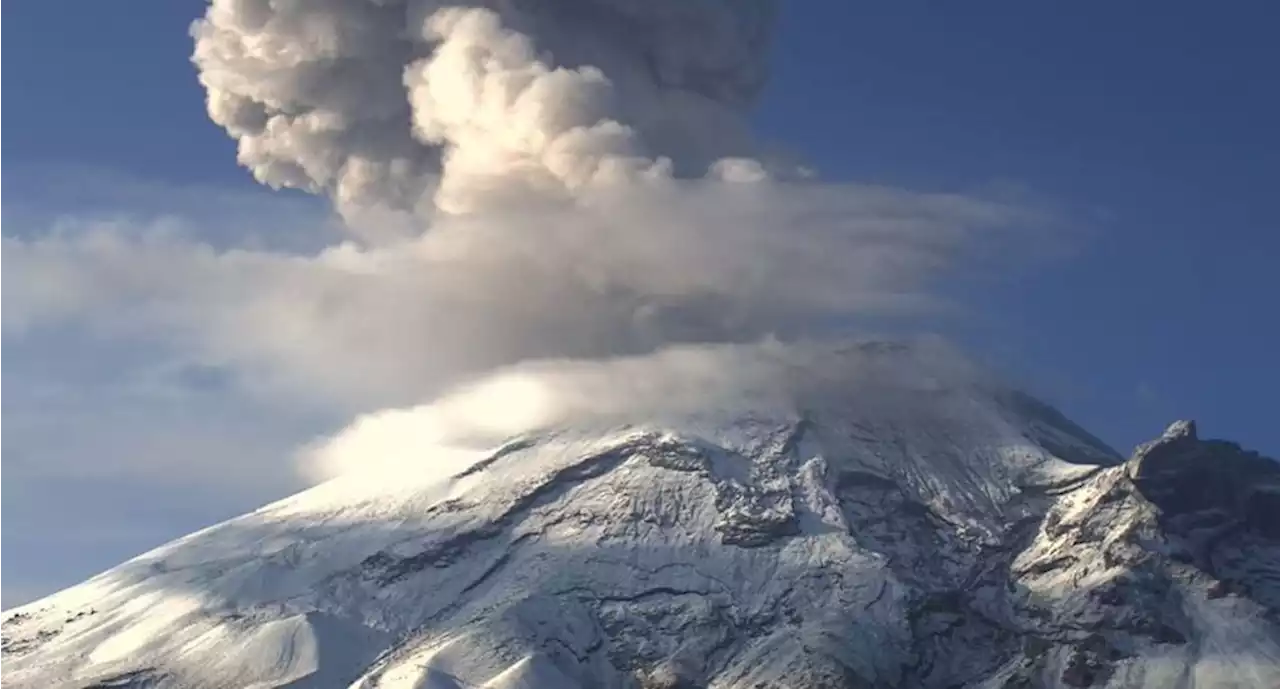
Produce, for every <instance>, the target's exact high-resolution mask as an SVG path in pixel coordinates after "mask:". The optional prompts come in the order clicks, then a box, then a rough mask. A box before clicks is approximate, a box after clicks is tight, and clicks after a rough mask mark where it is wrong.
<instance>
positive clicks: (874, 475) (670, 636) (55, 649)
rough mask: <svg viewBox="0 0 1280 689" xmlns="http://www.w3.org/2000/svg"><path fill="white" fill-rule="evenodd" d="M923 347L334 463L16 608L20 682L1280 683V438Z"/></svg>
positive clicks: (650, 687)
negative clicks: (410, 453)
mask: <svg viewBox="0 0 1280 689" xmlns="http://www.w3.org/2000/svg"><path fill="white" fill-rule="evenodd" d="M855 351H856V352H858V353H859V354H858V355H859V356H862V355H863V354H866V353H867V351H866V350H864V349H857V350H855ZM901 355H902V352H900V351H899V352H894V351H888V352H882V351H877V352H872V353H871V354H870V355H869V356H871V361H872V369H873V374H874V375H872V376H871V377H875V375H880V374H884V375H886V376H887V378H885V380H887V381H888V382H889V383H892V384H891V385H887V386H883V387H882V386H878V385H877V386H873V387H871V388H867V387H857V389H855V390H852V391H851V392H850V393H849V394H848V395H845V394H844V393H841V392H840V389H841V386H840V385H835V386H834V387H833V386H830V385H826V384H825V383H824V384H823V385H822V386H820V392H821V394H817V395H816V396H815V395H811V394H810V392H811V389H810V388H807V387H804V386H799V387H797V388H796V389H795V390H796V392H795V394H793V395H791V397H790V399H791V400H792V402H793V404H790V405H789V406H786V407H780V406H770V407H767V408H762V409H761V410H759V411H749V412H744V411H743V410H742V409H740V408H734V409H732V410H730V411H729V412H725V413H722V412H720V411H719V410H714V409H713V410H709V412H708V413H707V414H704V415H700V416H698V417H697V418H691V417H687V416H686V417H681V418H677V419H674V420H672V419H664V420H662V421H661V422H660V423H655V424H622V425H614V426H608V427H607V428H605V427H602V426H600V425H599V424H594V423H592V424H584V425H583V426H582V427H580V428H574V427H571V426H569V427H564V426H561V427H556V428H552V429H544V430H540V431H536V432H532V433H530V434H527V435H525V436H523V437H519V438H515V439H511V440H509V441H507V442H506V443H505V444H502V445H501V446H499V447H497V448H494V449H492V450H491V451H487V452H485V453H482V454H479V455H477V456H476V459H475V461H473V462H471V463H470V464H467V465H465V466H462V467H461V468H459V469H457V470H455V471H452V472H451V473H449V474H448V475H445V476H425V475H424V476H416V475H414V474H413V472H405V473H403V474H399V475H396V474H394V473H393V474H392V475H390V476H382V477H379V478H378V480H362V479H360V477H351V478H347V479H337V480H335V481H332V482H330V483H327V484H322V485H321V486H318V487H317V488H314V489H312V490H310V491H307V492H304V493H302V494H299V495H298V496H294V497H292V498H287V499H285V500H283V501H280V502H277V503H274V504H273V505H269V506H267V507H264V508H262V509H261V510H258V511H256V512H253V513H250V514H249V515H245V516H244V517H240V518H238V519H235V520H231V521H229V522H226V523H224V524H220V525H217V526H214V527H211V528H209V529H206V530H203V531H201V532H197V533H196V534H193V535H191V536H188V537H185V538H183V539H179V540H178V541H175V542H174V543H171V544H169V545H166V546H162V547H161V548H159V549H157V550H155V551H152V552H151V553H147V554H144V555H142V556H140V557H138V558H135V559H134V560H131V561H130V562H128V563H125V564H124V565H121V566H120V567H117V568H115V569H113V570H110V571H108V572H106V573H104V574H102V575H99V576H98V577H95V578H93V579H90V580H89V581H87V582H85V583H84V584H81V585H79V586H77V587H72V588H71V589H68V590H67V591H64V592H62V593H59V594H55V595H54V596H51V597H49V598H47V599H44V600H43V601H38V602H36V603H33V604H31V605H29V606H25V607H24V608H21V609H19V610H18V611H16V612H15V613H12V614H10V615H9V616H8V617H6V619H5V621H4V649H5V666H6V670H7V671H6V673H5V677H4V684H5V686H13V687H37V686H39V687H58V686H65V687H86V686H131V687H143V686H155V687H188V686H190V687H195V686H202V687H203V686H208V687H223V686H225V687H232V686H236V687H240V686H254V687H285V686H288V687H330V686H338V687H355V688H357V689H375V688H385V689H397V688H407V687H413V688H417V689H468V688H471V687H491V688H493V689H498V688H514V687H529V688H538V689H549V688H557V689H561V688H562V689H573V688H575V687H583V688H586V687H636V688H644V689H655V688H657V687H667V688H677V687H690V688H692V687H709V688H710V687H715V688H725V689H728V688H730V687H778V688H781V687H877V688H879V687H885V688H888V687H901V688H907V687H922V688H933V687H937V688H939V689H952V688H954V687H974V688H978V687H981V688H991V689H996V688H1000V689H1014V688H1016V687H1153V688H1154V687H1183V686H1185V687H1191V686H1212V687H1228V688H1229V687H1240V688H1244V687H1270V686H1275V685H1277V683H1280V670H1277V669H1276V668H1280V631H1278V630H1280V620H1278V619H1277V610H1278V609H1280V584H1278V582H1280V543H1278V542H1277V535H1276V534H1275V533H1274V529H1273V525H1274V523H1275V522H1276V519H1277V518H1280V515H1278V514H1277V512H1278V511H1280V509H1278V506H1277V503H1276V500H1275V498H1276V496H1277V495H1280V489H1278V488H1277V486H1280V469H1277V468H1276V465H1275V463H1274V462H1272V461H1270V460H1267V459H1265V458H1262V457H1261V456H1260V455H1256V454H1252V453H1249V452H1247V451H1245V450H1243V449H1241V448H1239V447H1238V446H1235V445H1232V444H1230V443H1223V442H1221V441H1202V440H1200V439H1199V438H1198V437H1197V435H1196V433H1195V428H1194V425H1193V424H1189V423H1179V424H1175V425H1174V426H1172V427H1171V428H1170V430H1169V431H1167V432H1166V433H1165V434H1164V435H1163V436H1161V438H1159V439H1157V440H1156V441H1153V442H1152V443H1149V444H1146V445H1143V446H1141V447H1139V448H1138V450H1137V451H1136V452H1135V453H1134V455H1133V457H1131V458H1130V459H1128V460H1122V458H1120V457H1119V456H1118V455H1116V454H1115V453H1114V452H1113V451H1111V450H1110V449H1109V448H1106V446H1105V445H1103V444H1102V443H1100V441H1097V439H1096V438H1093V437H1092V436H1090V435H1088V434H1087V433H1086V432H1084V431H1083V429H1080V428H1079V427H1078V426H1076V425H1075V424H1072V423H1071V422H1069V421H1068V420H1066V419H1065V417H1062V416H1061V414H1058V413H1057V412H1056V411H1055V410H1053V409H1052V407H1049V406H1048V405H1044V404H1043V403H1040V402H1038V401H1036V400H1035V399H1034V398H1031V397H1029V396H1025V395H1023V394H1022V393H1016V392H1014V391H1009V390H1005V389H1002V388H998V387H994V388H993V387H992V385H991V384H990V383H989V381H987V380H986V379H983V378H963V379H961V380H960V382H956V379H955V378H954V377H935V376H934V375H933V374H934V373H937V370H934V371H932V372H931V371H930V369H929V368H928V362H926V365H925V367H924V368H923V369H921V368H919V367H918V366H917V364H919V363H920V362H919V360H918V357H916V356H915V355H912V354H908V356H909V358H910V359H911V368H910V371H911V372H910V374H909V375H908V377H907V378H906V379H899V377H898V371H900V370H901V369H899V367H898V366H897V364H893V365H891V366H889V367H888V368H884V369H876V368H875V367H877V366H880V365H881V363H882V362H883V361H884V360H885V359H884V357H885V356H888V357H889V358H890V359H893V357H897V356H901ZM841 356H844V355H841ZM805 362H806V364H805V366H806V368H805V371H807V372H806V373H804V375H811V376H812V377H813V378H814V379H823V376H824V375H826V374H827V373H830V371H828V370H826V369H824V368H822V367H819V368H817V369H816V370H812V371H810V370H808V368H807V367H808V366H809V365H810V364H811V363H812V361H811V360H810V359H805ZM943 369H946V370H950V367H949V366H943ZM789 370H790V369H789ZM857 370H858V371H859V372H860V373H859V375H862V374H863V373H865V372H866V370H867V369H866V362H865V361H860V363H859V367H858V368H857ZM938 370H942V369H938ZM922 371H923V372H922ZM787 375H788V376H790V375H792V373H788V374H787ZM903 380H908V381H909V382H911V383H912V384H911V385H903V384H900V383H902V382H903ZM941 380H945V381H946V384H935V383H936V382H937V381H941ZM855 387H856V386H855ZM832 390H836V393H837V394H828V393H831V391H832ZM869 391H875V392H876V393H877V395H880V396H879V397H877V396H876V395H871V397H874V398H875V399H873V400H868V399H867V397H868V395H867V393H868V392H869ZM889 391H893V392H892V393H890V392H889ZM881 393H883V394H881ZM895 395H897V397H895ZM681 419H683V420H681ZM1063 455H1066V456H1065V457H1064V456H1063ZM1206 472H1207V473H1206ZM1205 486H1209V487H1211V489H1210V490H1205V489H1204V487H1205Z"/></svg>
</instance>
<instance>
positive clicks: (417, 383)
mask: <svg viewBox="0 0 1280 689" xmlns="http://www.w3.org/2000/svg"><path fill="white" fill-rule="evenodd" d="M772 7H773V6H772V3H770V2H765V1H763V0H752V1H745V2H744V1H741V0H697V1H691V0H540V1H538V2H534V1H532V0H529V1H525V2H522V1H519V0H492V1H491V2H471V3H463V4H461V5H459V4H458V3H449V4H448V6H445V5H444V4H442V3H440V2H436V1H434V0H214V2H213V3H212V4H211V6H210V8H209V10H208V12H207V14H206V16H205V18H204V19H202V20H200V21H198V22H196V24H195V25H194V27H193V34H194V36H195V39H196V49H195V55H194V58H193V59H194V61H195V64H196V66H197V67H198V69H199V73H200V79H201V81H202V83H203V84H204V85H205V87H206V88H207V90H208V105H209V112H210V115H211V116H212V117H213V119H214V120H215V121H216V122H218V123H219V124H221V125H222V126H224V127H225V128H226V129H227V131H228V132H229V133H230V134H231V135H232V136H234V137H235V138H236V139H237V140H238V141H239V158H240V161H241V163H243V164H244V165H245V166H247V167H248V168H249V169H250V170H252V172H253V174H254V175H255V176H256V177H257V178H258V179H259V180H261V181H263V182H265V183H267V184H269V185H272V186H276V187H295V188H299V189H304V190H308V191H312V192H316V193H323V194H327V195H329V197H330V198H332V199H333V202H334V205H335V207H336V208H337V210H338V211H339V212H340V213H341V214H342V215H343V217H344V218H345V219H346V220H347V222H348V224H349V225H350V228H351V229H352V230H354V233H353V234H352V235H351V236H350V239H349V240H348V241H343V242H341V243H338V244H335V245H333V246H330V247H328V248H326V249H324V250H321V251H318V252H313V253H289V252H286V251H283V250H281V251H266V250H262V249H258V248H253V247H248V246H245V247H240V248H230V249H227V248H221V247H220V248H214V247H213V246H211V245H210V244H208V243H207V242H205V241H203V240H202V239H200V238H196V239H192V238H189V237H184V236H180V235H175V234H173V233H172V232H165V231H158V230H155V229H153V228H149V227H145V226H144V227H138V226H136V225H134V226H130V227H128V228H121V227H119V226H112V225H103V224H101V223H99V222H96V221H85V222H80V223H70V224H65V223H64V225H63V226H62V228H61V230H60V231H59V232H57V233H51V234H45V235H44V236H40V237H35V238H28V239H6V240H5V242H6V243H5V246H4V252H3V256H4V276H5V278H4V282H5V284H4V293H5V295H6V296H5V309H4V318H5V326H6V334H7V335H10V334H17V333H20V332H23V331H25V330H27V329H30V328H33V327H42V326H47V325H49V324H53V323H59V322H66V321H76V322H81V323H88V324H89V325H90V326H92V327H93V328H95V329H96V330H97V331H98V332H101V333H106V334H109V335H112V336H116V335H120V334H125V335H128V336H139V337H143V338H149V339H160V340H163V341H164V342H166V343H167V344H169V345H171V346H172V347H174V348H177V349H179V350H181V351H183V352H185V353H186V354H187V356H189V357H190V358H193V359H196V360H199V361H200V362H202V364H204V365H208V366H214V367H221V368H225V369H228V370H231V371H234V372H236V373H238V374H240V375H239V376H238V380H240V381H241V382H242V383H244V384H246V385H249V386H251V387H253V388H254V389H256V390H266V391H269V392H271V393H272V394H279V393H281V392H282V391H283V392H284V393H286V394H290V395H292V398H293V399H301V400H306V401H308V402H316V401H317V400H324V401H325V402H326V403H328V404H331V405H335V406H337V407H338V408H341V409H346V410H351V409H355V410H362V411H364V410H370V409H377V408H381V407H387V406H393V405H408V404H414V403H417V402H420V401H421V400H422V399H424V398H429V397H431V396H433V395H437V394H439V393H441V392H442V391H444V390H448V389H451V388H452V387H453V386H456V385H459V384H462V383H465V382H466V381H468V380H471V379H474V378H476V377H477V376H480V375H481V374H483V373H485V372H488V371H492V370H494V369H497V368H500V367H505V366H509V365H512V364H517V363H520V362H528V361H531V360H552V359H554V360H566V359H579V360H580V359H606V358H614V357H619V356H636V355H643V354H646V353H651V352H655V351H660V350H662V349H663V348H664V347H668V346H671V345H673V344H713V343H733V342H750V341H756V340H759V339H761V338H765V337H769V336H778V337H780V338H783V339H788V338H794V337H799V336H807V337H811V336H814V335H821V334H825V333H831V332H837V331H847V330H848V329H849V328H850V327H851V326H852V325H854V324H856V323H857V322H858V319H859V318H861V317H865V316H880V315H903V314H908V315H915V314H920V313H923V312H927V311H929V310H931V309H936V308H937V307H938V306H939V300H937V299H936V298H934V297H933V296H932V294H933V289H932V287H933V286H934V285H935V284H936V281H937V279H938V278H939V277H940V276H943V275H945V273H946V270H947V269H948V268H949V267H951V266H952V265H954V264H955V263H956V262H957V261H958V260H960V259H962V258H963V257H965V256H966V255H967V254H969V253H970V252H972V251H973V250H974V249H975V248H982V247H984V246H989V243H988V241H987V240H989V239H991V238H993V237H1009V236H1013V234H1012V233H1008V232H1003V231H1004V230H1008V229H1011V228H1027V227H1031V226H1035V225H1036V224H1037V223H1038V222H1039V221H1040V220H1041V218H1039V217H1037V215H1036V214H1035V213H1033V212H1032V211H1029V210H1028V209H1026V208H1023V207H1020V206H1018V205H1015V204H1010V203H1004V202H1000V201H997V200H985V199H979V198H974V197H970V196H962V195H954V194H926V193H916V192H910V191H904V190H896V189H887V188H881V187H871V186H865V185H856V184H834V185H833V184H822V183H818V182H816V181H814V180H812V179H810V178H808V177H807V176H806V174H803V173H802V171H799V170H792V169H786V168H783V167H780V166H778V165H775V164H771V163H770V162H769V161H768V160H766V159H765V158H763V157H762V156H760V155H758V152H757V151H755V150H754V147H753V144H752V142H751V139H750V137H749V136H747V133H746V127H745V125H744V124H743V113H744V111H745V109H746V108H747V107H749V106H750V104H751V103H752V101H753V99H754V98H755V97H756V95H757V94H758V92H759V90H760V88H761V86H762V84H763V81H764V73H765V68H764V64H765V56H766V52H767V50H766V49H767V45H768V39H769V29H770V24H771V19H772V14H773V9H772ZM244 234H246V235H251V234H253V233H244ZM658 360H659V361H665V360H663V359H661V357H659V359H658ZM624 368H625V367H624ZM602 370H605V369H602ZM607 370H609V371H614V370H615V369H613V368H610V369H607ZM616 370H623V369H616ZM362 437H363V436H362ZM348 445H349V443H348ZM377 452H379V450H378V448H376V447H370V448H369V454H376V453H377ZM345 454H346V455H352V454H353V453H352V452H350V451H348V452H345ZM354 454H355V455H359V454H360V453H358V452H357V453H354Z"/></svg>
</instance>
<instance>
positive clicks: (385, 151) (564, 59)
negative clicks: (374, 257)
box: [192, 0, 774, 219]
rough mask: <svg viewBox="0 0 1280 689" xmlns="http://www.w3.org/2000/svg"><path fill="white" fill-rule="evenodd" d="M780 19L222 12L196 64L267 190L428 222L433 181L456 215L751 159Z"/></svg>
mask: <svg viewBox="0 0 1280 689" xmlns="http://www.w3.org/2000/svg"><path fill="white" fill-rule="evenodd" d="M773 4H774V3H773V2H772V1H771V0H752V1H751V2H736V1H735V0H699V1H698V2H685V1H683V0H658V1H647V2H636V1H635V0H540V1H537V2H534V1H520V0H493V1H491V2H483V1H481V2H441V1H439V0H215V2H213V3H212V5H211V6H210V8H209V11H208V12H207V14H206V16H205V18H204V19H202V20H201V21H198V22H196V24H195V25H194V26H193V27H192V32H193V35H194V37H195V39H196V50H195V54H194V57H193V59H194V61H195V64H196V66H197V68H198V69H199V71H200V80H201V82H202V83H203V84H204V85H205V87H206V89H207V90H208V106H209V114H210V116H211V117H212V118H213V119H214V121H216V122H217V123H218V124H220V125H222V126H223V127H225V128H226V129H227V131H228V132H229V133H230V134H231V135H232V136H234V137H235V138H236V139H237V140H238V141H239V144H240V154H239V156H240V161H241V162H242V163H243V164H244V165H245V166H247V167H248V168H249V169H251V170H252V171H253V173H254V175H255V176H256V177H257V178H258V179H259V180H261V181H263V182H265V183H267V184H271V185H274V186H281V187H294V188H299V189H305V190H309V191H327V192H329V193H331V194H332V195H333V197H334V199H335V200H336V202H337V204H338V206H339V208H340V209H342V210H343V211H344V212H347V213H348V214H349V215H351V216H356V215H358V214H359V213H360V211H362V210H367V209H369V208H371V207H372V208H375V209H377V208H383V209H385V208H387V207H392V208H396V209H416V210H417V211H418V212H419V213H421V212H423V211H425V210H427V209H429V208H430V207H432V205H433V204H431V203H430V202H429V201H428V199H429V198H430V196H431V195H432V194H433V193H434V190H435V188H436V185H437V183H441V184H443V185H444V187H445V189H444V191H443V198H442V199H441V201H442V203H443V205H444V206H445V207H446V208H453V207H454V206H455V205H456V204H465V203H467V202H468V200H467V199H469V196H468V195H469V194H470V192H471V191H472V189H470V188H469V186H470V184H471V183H475V184H483V183H484V182H483V180H484V178H489V179H488V182H489V185H490V186H491V187H495V188H503V187H505V186H506V184H507V183H508V182H499V181H496V180H495V179H493V178H495V177H496V178H503V179H510V178H523V181H525V182H527V183H529V184H533V185H543V184H554V183H557V182H559V183H567V184H569V185H571V186H574V185H580V184H583V183H586V182H588V181H589V180H590V179H591V178H593V177H595V176H596V175H610V174H620V173H621V171H619V170H616V169H614V168H616V167H623V168H633V169H634V167H643V166H644V165H645V163H642V162H639V161H634V162H631V163H629V162H627V159H629V158H632V157H633V156H647V157H655V156H667V157H669V158H670V159H672V160H673V161H675V163H676V164H677V165H692V166H694V168H692V169H695V170H696V167H697V166H702V167H705V165H706V163H707V162H709V161H710V160H712V159H714V158H717V157H720V156H722V155H725V154H728V153H734V152H739V153H741V152H744V150H745V149H744V146H745V145H746V140H745V137H744V136H743V133H742V127H741V125H740V123H739V122H738V119H737V116H736V111H738V110H740V109H741V108H743V107H745V106H747V105H749V104H750V103H751V102H752V100H753V99H754V98H755V96H756V94H757V92H758V91H759V90H760V87H761V86H762V84H763V82H764V74H765V60H766V47H767V43H768V38H769V31H770V28H771V23H772V15H773V13H774V8H773ZM442 168H443V175H444V179H443V180H441V177H440V175H441V173H442ZM459 177H468V178H471V179H470V181H468V180H464V179H459ZM455 194H457V195H460V196H461V198H454V195H455ZM377 217H379V218H382V219H385V214H379V215H378V216H377Z"/></svg>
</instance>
